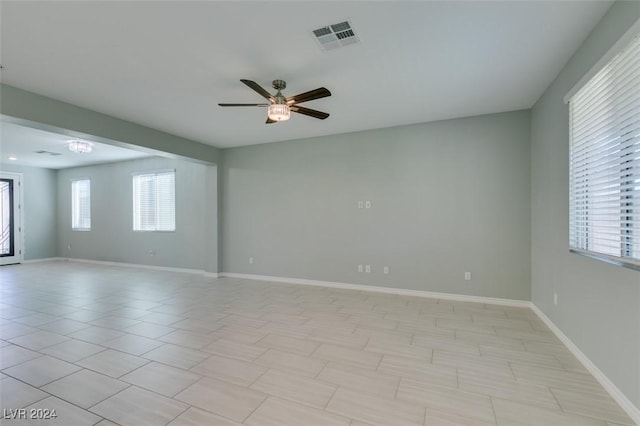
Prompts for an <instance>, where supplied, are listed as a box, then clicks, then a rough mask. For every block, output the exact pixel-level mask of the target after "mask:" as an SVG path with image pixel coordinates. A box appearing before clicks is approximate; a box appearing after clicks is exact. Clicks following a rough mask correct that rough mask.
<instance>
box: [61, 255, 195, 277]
mask: <svg viewBox="0 0 640 426" xmlns="http://www.w3.org/2000/svg"><path fill="white" fill-rule="evenodd" d="M59 260H65V261H68V262H79V263H93V264H96V265H107V266H119V267H125V268H139V269H150V270H153V271H164V272H182V273H185V274H204V273H205V271H204V270H202V269H187V268H172V267H168V266H155V265H142V264H139V263H124V262H108V261H104V260H93V259H79V258H62V259H59Z"/></svg>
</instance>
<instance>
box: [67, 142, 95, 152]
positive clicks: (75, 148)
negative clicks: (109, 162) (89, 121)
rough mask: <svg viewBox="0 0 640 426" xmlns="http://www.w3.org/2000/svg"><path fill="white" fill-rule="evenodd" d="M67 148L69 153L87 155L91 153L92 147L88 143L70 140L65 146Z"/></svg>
mask: <svg viewBox="0 0 640 426" xmlns="http://www.w3.org/2000/svg"><path fill="white" fill-rule="evenodd" d="M67 146H68V147H69V151H71V152H76V153H78V154H88V153H90V152H91V151H93V146H92V145H91V143H89V142H85V141H78V140H72V141H69V144H68V145H67Z"/></svg>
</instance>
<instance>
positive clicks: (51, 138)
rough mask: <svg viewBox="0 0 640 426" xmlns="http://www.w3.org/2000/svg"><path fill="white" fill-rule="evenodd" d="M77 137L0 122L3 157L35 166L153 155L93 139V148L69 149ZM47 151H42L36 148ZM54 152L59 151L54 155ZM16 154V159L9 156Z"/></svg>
mask: <svg viewBox="0 0 640 426" xmlns="http://www.w3.org/2000/svg"><path fill="white" fill-rule="evenodd" d="M73 139H77V138H72V137H70V136H67V135H61V134H59V133H52V132H48V131H45V130H39V129H34V128H32V127H25V126H21V125H18V124H14V123H9V122H6V121H2V122H0V140H1V141H2V144H0V161H2V162H4V163H9V164H11V163H14V162H15V164H19V165H24V166H31V167H44V168H47V169H63V168H67V167H77V166H88V165H92V164H100V163H111V162H115V161H125V160H133V159H134V158H143V157H149V156H150V154H148V153H143V152H139V151H134V150H131V149H126V148H121V147H118V146H113V145H108V144H103V143H99V142H95V141H89V142H90V143H91V144H92V145H93V151H92V152H91V153H89V154H77V153H74V152H71V151H69V149H68V144H69V141H70V140H73ZM43 150H44V151H47V153H42V154H38V153H36V151H43ZM51 153H55V154H59V155H51ZM9 157H15V158H16V160H9Z"/></svg>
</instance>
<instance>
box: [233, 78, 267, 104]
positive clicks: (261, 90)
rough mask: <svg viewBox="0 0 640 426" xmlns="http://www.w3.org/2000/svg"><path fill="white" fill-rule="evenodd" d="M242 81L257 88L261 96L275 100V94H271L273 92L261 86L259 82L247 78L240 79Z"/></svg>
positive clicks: (254, 88)
mask: <svg viewBox="0 0 640 426" xmlns="http://www.w3.org/2000/svg"><path fill="white" fill-rule="evenodd" d="M240 81H241V82H243V83H244V84H246V85H247V86H249V87H251V88H252V89H253V90H255V91H256V92H258V94H259V95H260V96H262V97H263V98H265V99H269V100H270V101H273V96H271V94H270V93H269V92H267V91H266V90H264V89H263V88H262V86H260V85H259V84H258V83H256V82H255V81H251V80H245V79H240Z"/></svg>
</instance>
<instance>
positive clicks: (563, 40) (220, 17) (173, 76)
mask: <svg viewBox="0 0 640 426" xmlns="http://www.w3.org/2000/svg"><path fill="white" fill-rule="evenodd" d="M611 4H612V2H611V1H579V0H576V1H564V0H559V1H536V0H532V1H526V0H520V1H487V2H485V1H466V2H465V1H374V2H367V1H350V2H337V1H296V2H286V1H258V2H249V1H230V2H219V1H196V2H191V1H162V2H154V1H128V2H127V1H124V2H93V1H77V2H73V1H72V2H57V1H45V2H35V1H5V0H3V1H2V2H1V6H0V7H1V35H2V41H1V54H2V57H1V61H2V62H1V63H2V65H3V66H4V67H5V69H4V70H3V71H2V81H3V82H4V83H6V84H9V85H12V86H16V87H19V88H22V89H25V90H29V91H32V92H35V93H38V94H42V95H45V96H49V97H52V98H55V99H59V100H62V101H65V102H69V103H72V104H76V105H78V106H81V107H85V108H89V109H92V110H95V111H99V112H102V113H105V114H109V115H112V116H115V117H119V118H123V119H126V120H129V121H132V122H135V123H139V124H143V125H146V126H149V127H153V128H156V129H159V130H163V131H166V132H169V133H173V134H176V135H180V136H183V137H186V138H190V139H193V140H196V141H199V142H203V143H206V144H210V145H214V146H217V147H232V146H241V145H248V144H258V143H266V142H273V141H279V140H287V139H296V138H304V137H311V136H320V135H328V134H337V133H344V132H352V131H358V130H364V129H373V128H382V127H390V126H398V125H404V124H410V123H418V122H426V121H433V120H440V119H447V118H455V117H463V116H472V115H479V114H487V113H494V112H502V111H510V110H518V109H526V108H530V107H531V106H532V105H533V104H534V103H535V101H536V100H537V99H538V98H539V97H540V96H541V95H542V93H543V91H544V90H545V89H546V87H548V85H549V84H550V83H551V82H552V81H553V79H554V78H555V76H556V75H557V74H558V73H559V72H560V70H561V69H562V67H563V66H564V64H565V63H566V62H567V60H568V59H569V58H570V56H571V55H572V54H573V53H574V52H575V50H576V49H577V48H578V47H579V46H580V44H581V43H582V42H583V40H584V39H585V38H586V37H587V35H588V34H589V32H590V31H591V30H592V29H593V28H594V26H595V25H596V24H597V22H598V21H599V20H600V18H601V17H602V16H603V15H604V14H605V13H606V11H607V9H608V8H609V7H610V5H611ZM345 19H349V20H350V21H351V23H352V25H353V27H354V29H355V31H356V32H357V34H358V36H359V38H360V43H359V44H356V45H352V46H348V47H344V48H342V49H338V50H333V51H329V52H325V51H322V50H321V49H320V48H319V45H318V43H317V42H316V41H315V39H314V38H313V36H312V34H311V31H312V30H313V29H316V28H319V27H323V26H326V25H329V24H334V23H337V22H341V21H343V20H345ZM240 78H246V79H251V80H255V81H256V82H258V83H260V84H261V85H262V86H263V87H265V88H266V89H268V90H269V91H272V89H271V87H270V82H271V80H273V79H275V78H281V79H284V80H286V81H287V85H288V87H287V89H286V90H285V92H284V94H285V96H290V95H294V94H297V93H300V92H305V91H307V90H311V89H315V88H317V87H319V86H325V87H327V88H328V89H329V90H331V92H332V93H333V96H331V97H328V98H324V99H320V100H316V101H312V102H309V103H307V104H304V106H307V107H309V108H314V109H318V110H322V111H326V112H329V113H331V116H330V117H329V118H328V119H327V120H324V121H321V120H317V119H313V118H309V117H306V116H302V115H297V114H294V116H293V117H292V119H291V120H290V121H288V122H284V123H278V124H271V125H265V124H264V121H265V115H266V110H265V109H264V108H226V109H223V108H220V107H218V106H217V103H218V102H248V103H253V102H262V101H263V98H261V97H260V96H258V95H257V94H256V93H255V92H253V91H251V90H250V89H249V88H248V87H246V86H245V85H244V84H242V83H241V82H240V81H239V79H240Z"/></svg>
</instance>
